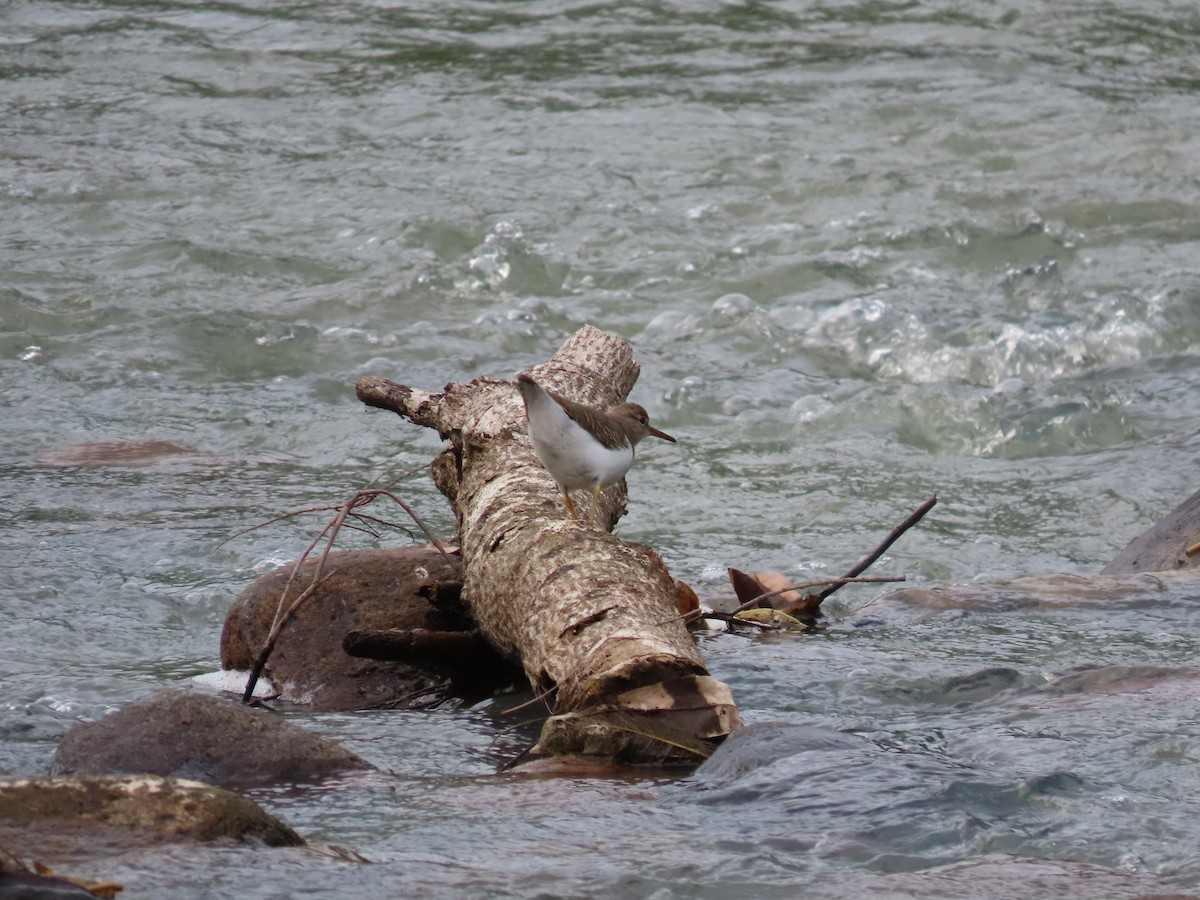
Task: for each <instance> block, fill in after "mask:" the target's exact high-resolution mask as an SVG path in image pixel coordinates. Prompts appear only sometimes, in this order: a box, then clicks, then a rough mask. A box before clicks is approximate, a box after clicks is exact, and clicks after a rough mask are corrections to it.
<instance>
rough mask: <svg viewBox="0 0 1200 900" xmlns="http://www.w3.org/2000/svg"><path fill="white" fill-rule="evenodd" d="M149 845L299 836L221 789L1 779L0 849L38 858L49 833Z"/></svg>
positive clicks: (273, 842) (116, 778)
mask: <svg viewBox="0 0 1200 900" xmlns="http://www.w3.org/2000/svg"><path fill="white" fill-rule="evenodd" d="M68 832H69V833H73V834H74V835H75V836H76V837H77V838H80V837H85V836H88V835H90V836H91V837H92V838H93V839H98V838H99V837H105V838H112V837H113V835H114V832H124V833H125V834H124V835H123V836H118V837H117V838H116V839H117V840H119V841H121V842H122V843H131V844H135V845H137V844H141V845H150V844H156V843H163V842H174V841H215V840H218V839H221V838H233V839H237V840H242V839H247V838H249V839H254V840H259V841H262V842H263V843H265V844H267V845H268V846H271V847H298V846H301V845H303V844H304V841H303V839H302V838H301V837H300V836H299V835H298V834H296V832H294V831H293V830H292V829H291V828H289V827H288V826H287V825H285V824H284V823H283V822H281V821H280V820H279V819H277V818H275V817H274V816H272V815H270V814H269V813H267V812H265V811H264V810H263V809H262V808H261V807H260V806H258V805H257V804H256V803H254V802H252V801H251V800H248V799H247V798H245V797H243V796H241V795H240V794H235V793H233V792H232V791H227V790H224V789H223V788H219V787H214V786H212V785H209V784H202V783H200V782H198V781H187V780H183V779H175V778H160V777H158V776H153V775H136V776H134V775H105V776H74V775H73V776H64V777H49V778H24V779H19V780H13V781H0V846H4V847H5V848H7V849H8V850H10V851H11V852H12V853H14V854H17V855H36V854H38V853H40V852H41V850H42V848H43V847H44V843H43V839H44V836H45V835H47V834H50V835H53V836H54V837H55V838H56V839H61V838H62V837H63V835H64V834H65V833H68Z"/></svg>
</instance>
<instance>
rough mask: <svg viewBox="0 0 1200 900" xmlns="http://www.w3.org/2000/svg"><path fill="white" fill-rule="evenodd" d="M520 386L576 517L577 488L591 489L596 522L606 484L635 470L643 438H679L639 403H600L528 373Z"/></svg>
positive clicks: (546, 459)
mask: <svg viewBox="0 0 1200 900" xmlns="http://www.w3.org/2000/svg"><path fill="white" fill-rule="evenodd" d="M517 388H518V389H519V390H520V391H521V398H522V399H523V400H524V401H525V416H526V418H528V420H529V437H530V439H531V440H532V441H533V449H534V450H535V451H536V452H537V455H538V459H540V460H541V461H542V465H544V466H545V467H546V470H547V471H548V472H549V473H550V475H551V476H552V477H553V478H554V480H555V481H556V482H557V483H558V486H559V488H560V489H561V490H562V495H563V501H564V502H565V503H566V504H567V510H568V512H570V513H571V518H573V519H576V520H578V519H579V516H578V515H577V514H576V513H575V505H574V504H573V503H572V502H571V494H570V492H571V491H572V490H575V489H577V488H589V489H590V490H591V492H592V516H591V522H592V523H593V524H594V523H595V521H596V502H597V501H598V500H599V499H600V490H601V488H606V487H608V486H609V485H610V484H613V483H615V482H617V481H620V480H621V478H622V477H623V476H624V475H625V473H626V472H628V471H629V467H630V466H632V465H633V448H634V447H635V446H636V445H637V442H638V441H640V440H641V439H642V438H644V437H645V436H646V435H648V434H650V435H654V437H656V438H662V439H663V440H664V441H670V442H671V443H672V444H673V443H675V438H673V437H671V436H670V435H669V434H667V433H666V432H665V431H659V430H658V429H657V428H655V427H653V426H652V425H651V424H650V417H649V416H647V415H646V410H645V409H643V408H642V407H640V406H638V405H637V404H636V403H621V404H618V405H617V406H614V407H613V408H612V409H609V410H607V411H605V410H600V409H596V408H595V407H592V406H585V405H584V404H582V403H576V402H574V401H573V400H568V399H567V398H566V397H560V396H559V395H558V394H555V393H554V392H552V391H548V390H546V389H545V388H544V387H542V386H541V385H540V384H538V383H537V382H536V381H534V380H533V379H532V378H530V377H529V376H528V375H526V374H524V373H522V374H520V375H518V376H517Z"/></svg>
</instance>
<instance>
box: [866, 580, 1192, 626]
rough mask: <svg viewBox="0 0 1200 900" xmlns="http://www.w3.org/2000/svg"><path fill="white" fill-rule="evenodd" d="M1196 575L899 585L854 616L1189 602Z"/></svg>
mask: <svg viewBox="0 0 1200 900" xmlns="http://www.w3.org/2000/svg"><path fill="white" fill-rule="evenodd" d="M1196 584H1197V577H1196V574H1195V573H1193V572H1191V571H1179V572H1155V573H1149V572H1142V573H1135V574H1128V575H1029V576H1027V577H1025V578H1015V579H1013V580H1012V581H998V582H994V583H991V584H948V585H939V586H936V587H911V588H901V589H900V590H896V591H887V592H885V593H883V594H880V595H879V596H877V597H873V598H872V599H871V600H869V601H868V602H867V603H866V604H864V605H863V606H861V607H860V608H859V609H858V610H856V611H855V612H854V613H853V615H852V616H851V620H852V621H854V622H855V623H856V624H860V625H865V624H870V623H872V622H876V621H884V622H891V623H895V622H898V621H911V620H920V619H925V618H928V617H930V616H934V615H938V614H941V613H946V612H947V611H959V612H960V614H961V613H1000V612H1009V611H1012V610H1016V609H1070V608H1086V607H1107V608H1113V607H1118V606H1124V607H1127V608H1138V609H1140V608H1143V607H1152V606H1157V605H1168V604H1171V603H1190V602H1191V598H1192V597H1193V596H1194V595H1195V592H1196Z"/></svg>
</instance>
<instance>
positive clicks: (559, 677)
mask: <svg viewBox="0 0 1200 900" xmlns="http://www.w3.org/2000/svg"><path fill="white" fill-rule="evenodd" d="M529 372H530V374H532V375H533V376H534V377H535V378H536V379H537V380H538V382H539V383H541V384H544V385H546V386H547V387H549V388H551V389H552V390H554V391H556V392H558V393H560V394H563V395H564V396H566V397H569V398H571V399H574V400H578V401H580V402H583V403H587V404H590V405H593V406H599V407H604V408H607V407H609V406H612V405H614V404H616V403H619V402H622V401H623V400H624V399H625V398H626V396H627V395H628V393H629V391H630V389H631V388H632V387H633V384H634V382H635V381H636V380H637V376H638V372H639V368H638V366H637V364H636V363H635V362H634V360H633V354H632V350H631V348H630V346H629V344H628V343H627V342H626V341H624V340H623V339H621V338H619V337H617V336H615V335H612V334H607V333H605V332H602V331H599V330H597V329H595V328H592V327H590V326H587V327H584V328H583V329H581V330H580V331H578V332H576V333H575V334H574V335H573V336H572V337H571V338H569V339H568V340H567V342H566V343H565V344H564V345H563V347H562V348H561V349H560V350H559V352H558V353H557V354H555V356H554V357H553V358H552V359H551V360H550V361H549V362H547V363H544V364H542V365H539V366H535V367H533V368H532V369H530V370H529ZM357 392H358V396H359V399H360V400H362V401H363V402H364V403H366V404H367V405H369V406H374V407H378V408H381V409H386V410H390V411H392V412H395V413H398V414H399V415H401V416H403V417H405V418H407V419H409V420H410V421H412V422H414V423H416V424H418V425H423V426H426V427H429V428H434V429H436V430H437V431H438V433H439V434H440V435H441V436H442V437H443V438H448V439H449V440H450V446H449V447H448V448H447V449H446V450H445V451H444V452H443V453H442V454H441V455H440V456H439V457H438V458H437V459H436V460H435V461H434V464H433V467H432V468H433V472H434V479H435V481H436V483H437V486H438V488H439V489H440V490H441V491H442V493H443V494H445V495H446V497H447V498H449V500H450V502H451V504H452V506H453V508H454V511H455V514H456V516H457V518H458V527H459V543H460V546H461V548H462V561H463V573H464V584H463V597H464V598H465V599H466V601H467V603H468V604H469V606H470V608H471V611H472V613H473V614H474V617H475V620H476V622H477V623H478V626H479V629H480V632H481V633H482V634H483V635H484V636H485V637H486V638H487V640H488V641H489V643H491V644H492V645H493V646H494V647H495V648H497V649H498V650H499V651H500V652H501V653H502V654H504V655H505V656H507V657H509V658H511V659H513V660H515V661H517V662H519V664H520V665H521V666H522V667H523V669H524V671H525V674H526V676H527V678H528V680H529V683H530V685H531V686H532V688H533V689H534V691H535V692H537V693H538V694H539V695H541V696H544V697H546V698H552V707H551V709H552V712H553V716H552V717H551V719H550V720H549V721H548V722H547V723H546V725H545V726H544V728H543V731H542V735H541V738H540V740H539V742H538V745H537V746H536V747H535V748H534V752H535V753H536V754H565V753H584V754H601V755H604V756H610V757H614V758H618V759H632V760H636V761H662V760H671V759H679V758H690V759H692V760H695V759H696V758H698V757H703V756H706V755H707V754H708V753H709V752H710V751H711V749H712V748H713V747H714V746H715V745H716V744H718V743H719V742H720V741H721V740H722V739H723V738H724V737H725V735H727V734H728V733H730V732H731V731H732V730H733V729H735V728H737V727H739V725H740V720H739V718H738V714H737V708H736V707H735V706H734V704H733V699H732V696H731V694H730V692H729V689H728V687H727V686H726V685H724V684H722V683H721V682H718V681H716V680H715V679H713V678H711V677H710V676H709V675H708V672H707V670H706V668H705V665H704V661H703V660H702V659H701V657H700V655H699V652H698V651H697V649H696V645H695V642H694V640H693V638H692V637H691V635H690V634H689V633H688V631H687V628H686V626H685V625H684V623H683V622H682V621H680V619H679V616H678V613H677V611H676V606H675V585H674V582H673V580H672V578H671V576H670V574H669V573H668V572H667V569H666V566H665V565H664V564H663V562H662V560H661V559H660V558H659V556H658V554H656V553H655V552H654V551H653V550H651V549H650V548H648V547H644V546H639V545H637V544H631V543H626V542H624V541H621V540H619V539H618V538H616V537H614V536H613V535H612V534H610V533H608V531H607V529H610V528H611V527H612V525H613V523H615V522H616V520H617V519H618V518H619V517H620V515H621V514H622V513H623V512H624V508H625V502H626V498H627V494H626V490H625V485H624V482H620V483H618V484H616V485H614V486H613V487H611V488H609V489H608V490H606V491H605V492H604V493H603V495H602V496H601V499H600V502H599V504H598V507H599V508H598V509H597V511H596V517H595V518H596V527H594V528H589V527H587V526H585V525H583V524H581V523H579V522H575V521H572V520H571V519H570V518H569V516H568V515H567V511H566V508H565V507H564V506H563V504H562V501H561V499H560V497H559V493H558V490H557V487H556V486H555V484H554V481H553V480H552V479H551V477H550V475H549V474H548V473H547V472H546V470H545V469H544V468H543V467H542V465H541V463H540V462H539V461H538V459H537V457H536V456H535V455H534V452H533V449H532V446H531V444H530V442H529V439H528V437H527V435H526V433H525V417H524V410H523V407H522V404H521V399H520V395H519V394H518V392H517V390H516V386H515V384H514V383H513V382H511V381H500V380H496V379H491V378H477V379H475V380H473V381H471V382H470V383H468V384H451V385H448V386H447V387H446V389H445V390H444V391H443V392H441V393H430V392H427V391H422V390H418V389H415V388H411V387H407V386H404V385H399V384H395V383H393V382H390V381H387V380H386V379H382V378H373V377H366V378H362V379H360V380H359V382H358V384H357Z"/></svg>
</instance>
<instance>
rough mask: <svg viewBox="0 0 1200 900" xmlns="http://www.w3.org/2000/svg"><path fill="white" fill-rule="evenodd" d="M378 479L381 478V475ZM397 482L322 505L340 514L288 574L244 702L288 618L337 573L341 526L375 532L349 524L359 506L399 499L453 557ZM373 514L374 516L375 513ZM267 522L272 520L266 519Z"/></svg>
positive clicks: (250, 697) (432, 539)
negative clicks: (300, 586)
mask: <svg viewBox="0 0 1200 900" xmlns="http://www.w3.org/2000/svg"><path fill="white" fill-rule="evenodd" d="M422 468H423V467H422ZM414 471H420V469H417V470H414ZM405 477H407V476H405ZM375 480H376V481H378V477H377V478H376V479H375ZM396 483H397V482H395V481H393V482H392V484H391V485H389V486H388V488H389V489H386V490H381V489H378V488H376V489H369V490H361V491H356V492H355V494H354V496H352V497H351V498H350V499H349V500H347V501H346V502H345V503H343V504H341V505H340V506H337V507H322V508H323V509H336V510H337V515H335V516H334V517H333V518H332V519H331V520H330V521H328V522H326V523H325V525H324V527H322V528H321V530H320V531H318V532H317V534H316V536H315V537H314V538H313V539H312V540H311V541H309V544H308V546H307V547H306V548H305V549H304V552H303V553H302V554H301V555H300V558H299V559H298V560H296V563H295V565H293V566H292V572H291V574H290V575H289V576H288V580H287V583H286V584H285V585H284V587H283V592H282V593H281V594H280V596H279V603H278V605H277V606H276V608H275V616H274V618H273V619H272V621H271V628H270V631H269V632H268V634H267V639H266V640H265V641H264V642H263V647H262V650H260V651H259V654H258V657H257V659H255V661H254V665H253V667H252V668H251V669H250V676H249V677H248V678H247V679H246V690H245V691H244V692H243V694H242V702H243V703H250V702H251V701H252V700H253V698H254V688H255V685H257V684H258V679H259V678H261V677H262V673H263V670H264V669H265V668H266V665H267V660H268V659H270V657H271V653H272V652H273V651H274V650H275V644H276V642H277V641H278V640H279V635H280V634H281V633H282V632H283V627H284V625H286V624H287V622H288V620H289V619H291V617H292V616H294V615H295V614H296V611H297V610H299V609H300V607H301V606H302V605H303V604H304V602H305V601H306V600H308V599H309V598H310V597H312V596H313V594H315V593H316V592H317V588H319V587H320V586H321V585H322V584H324V583H325V582H326V581H328V580H329V579H330V578H331V577H332V576H333V573H332V572H330V573H328V574H325V563H326V562H327V561H328V559H329V554H330V553H331V552H332V550H333V544H334V541H335V540H336V539H337V536H338V533H339V532H340V531H341V529H342V528H343V527H346V528H352V529H354V530H356V531H365V532H366V533H368V534H373V533H375V532H374V530H373V529H369V528H368V529H364V528H362V527H360V526H358V525H354V524H347V519H348V518H350V517H352V516H353V517H355V518H361V517H362V514H361V513H357V512H355V510H357V509H358V508H359V507H361V506H365V505H366V504H368V503H370V502H371V501H373V500H374V499H376V498H377V497H381V496H383V497H388V498H390V499H391V500H392V501H393V502H395V503H397V504H398V505H399V506H400V507H401V508H402V509H403V510H404V511H405V512H406V513H408V514H409V516H411V517H412V520H413V521H414V522H416V523H417V524H418V525H419V526H420V527H421V530H422V531H424V532H425V536H426V537H428V538H429V540H430V542H431V543H432V544H433V545H434V547H436V548H437V550H438V552H439V553H441V554H442V556H444V557H446V558H447V559H448V558H449V554H448V553H447V552H446V549H445V548H444V547H443V546H442V545H441V543H440V542H439V541H438V540H437V538H435V537H434V536H433V534H432V532H430V530H429V529H428V528H427V527H426V526H425V523H424V522H422V521H421V519H420V517H419V516H417V514H416V512H414V511H413V510H412V508H411V507H409V505H408V504H407V503H405V502H404V501H403V500H401V499H400V498H399V497H398V496H396V494H394V493H393V492H392V491H391V490H390V488H391V487H394V486H395V484H396ZM308 511H311V510H305V512H308ZM291 515H294V513H289V514H288V515H285V516H278V517H276V518H275V519H273V520H272V521H276V522H277V521H280V520H281V519H285V518H288V517H289V516H291ZM371 518H373V517H371ZM263 524H269V523H263ZM255 527H256V528H257V527H261V525H260V526H255ZM247 530H248V531H249V530H253V529H247ZM240 533H241V534H244V533H245V532H240ZM234 536H236V535H234ZM227 540H228V539H227ZM322 540H324V541H325V548H324V550H322V552H321V556H320V558H319V559H318V560H317V565H316V569H315V571H314V572H313V577H312V581H311V582H310V583H309V585H308V587H306V588H305V589H304V590H303V591H302V592H301V593H300V595H299V596H298V597H297V598H296V599H295V600H293V601H292V603H291V604H290V605H289V606H287V607H286V608H285V607H284V602H285V601H286V600H287V595H288V592H289V591H290V590H291V587H292V583H293V582H294V581H295V579H296V576H297V575H298V574H299V572H300V567H301V566H302V565H303V564H304V562H305V561H306V560H307V559H308V557H309V555H310V554H311V553H312V552H313V550H314V549H316V546H317V545H318V544H319V543H321V541H322Z"/></svg>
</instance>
